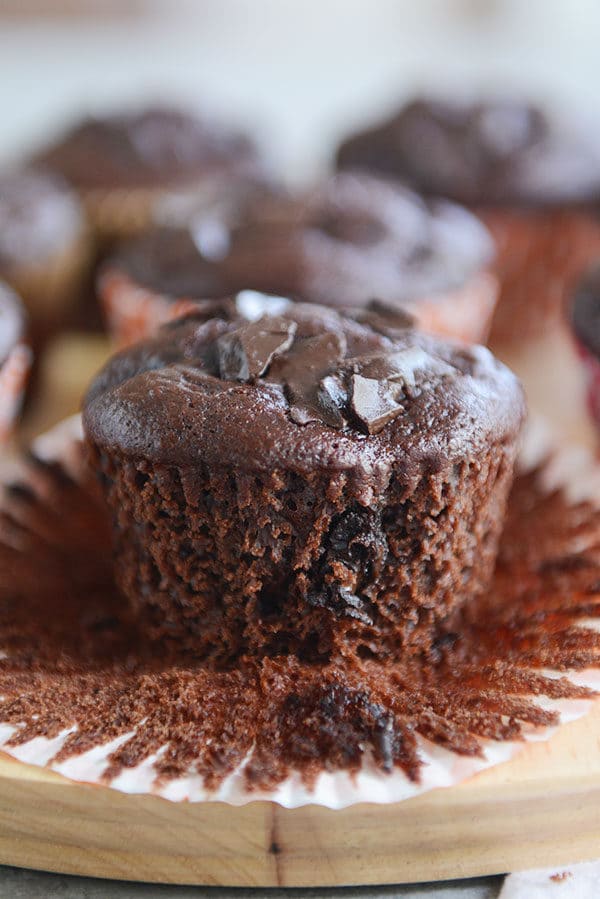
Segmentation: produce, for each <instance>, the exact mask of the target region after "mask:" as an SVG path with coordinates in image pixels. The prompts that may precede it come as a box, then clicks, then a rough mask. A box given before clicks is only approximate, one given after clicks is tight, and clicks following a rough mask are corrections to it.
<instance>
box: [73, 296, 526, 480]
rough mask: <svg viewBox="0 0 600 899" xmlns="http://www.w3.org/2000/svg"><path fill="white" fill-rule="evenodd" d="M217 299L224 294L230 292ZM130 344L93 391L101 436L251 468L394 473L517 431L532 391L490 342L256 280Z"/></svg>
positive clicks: (160, 457)
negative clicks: (266, 292)
mask: <svg viewBox="0 0 600 899" xmlns="http://www.w3.org/2000/svg"><path fill="white" fill-rule="evenodd" d="M217 305H218V304H217ZM221 309H222V311H221V313H220V314H219V315H216V316H215V317H213V318H210V319H208V320H206V312H199V313H198V314H196V315H190V316H187V317H185V318H183V319H180V320H178V321H176V322H174V323H171V324H169V325H167V326H165V327H164V328H163V329H161V331H160V332H159V333H158V335H157V336H156V337H155V338H153V339H150V340H147V341H145V342H142V343H140V344H137V345H135V346H134V347H132V348H129V349H128V350H125V351H124V352H122V353H119V354H117V355H116V356H115V357H113V359H112V360H111V361H109V363H108V364H107V365H106V366H105V368H104V369H103V370H102V371H101V372H100V374H99V375H98V376H97V378H96V380H95V381H94V382H93V384H92V386H91V388H90V391H89V393H88V395H87V397H86V399H85V402H84V426H85V429H86V432H87V435H88V437H89V438H90V439H91V440H92V441H94V442H96V443H98V444H100V445H101V446H104V447H107V448H111V449H112V450H113V451H117V452H121V453H124V454H126V455H129V456H134V457H140V456H141V457H144V458H147V459H150V460H153V461H155V462H161V463H165V464H177V465H181V466H191V467H194V466H197V465H198V464H207V465H210V466H223V465H235V466H236V467H242V468H245V469H247V470H250V471H254V470H257V471H260V470H271V469H273V468H286V469H291V470H293V471H297V472H311V471H314V470H315V469H318V470H323V469H328V470H335V471H340V470H351V471H352V472H353V473H354V474H356V475H357V476H358V477H359V478H361V479H366V480H367V481H368V482H369V484H371V485H372V484H373V483H374V482H376V483H385V482H386V481H387V479H388V478H389V475H390V471H391V467H392V465H393V467H394V471H395V473H396V475H397V476H398V477H399V478H401V479H404V480H406V481H407V482H411V481H412V480H413V479H415V478H419V477H420V476H421V475H422V473H423V471H424V470H425V471H430V472H433V471H439V470H440V469H441V468H443V467H445V466H447V465H448V464H453V463H454V462H456V461H459V460H461V459H464V458H465V456H468V457H471V456H472V454H474V453H477V452H481V451H484V452H485V451H486V449H487V448H488V447H489V443H490V441H494V442H495V441H502V440H505V439H512V438H514V436H515V434H516V432H517V430H518V429H519V427H520V425H521V423H522V419H523V416H524V401H523V395H522V391H521V388H520V385H519V383H518V381H517V379H516V378H515V377H514V375H513V374H512V373H511V372H510V371H509V370H508V369H507V368H505V367H504V366H503V365H501V364H500V363H499V362H497V361H496V360H495V359H494V357H493V356H492V355H491V354H490V353H489V351H488V350H486V349H484V348H483V347H470V348H468V347H465V346H461V345H458V344H456V345H454V344H451V343H447V342H443V341H440V340H436V339H435V338H430V337H428V336H426V335H424V334H420V333H419V332H417V331H415V330H413V329H412V328H411V327H410V326H409V325H408V322H407V321H406V319H398V318H394V314H393V313H386V310H385V308H382V307H379V308H375V309H373V310H371V311H370V312H363V313H361V314H359V316H358V317H359V318H360V319H361V320H360V321H358V320H357V319H356V318H350V317H346V316H342V315H340V314H339V313H337V312H335V311H334V310H332V309H328V308H324V307H319V306H316V305H312V304H311V305H308V304H302V303H294V304H290V302H289V301H288V300H286V299H282V298H277V297H275V298H274V297H264V296H261V295H257V294H255V293H253V292H243V293H242V294H240V295H238V297H237V299H236V300H235V301H229V302H228V303H225V304H221Z"/></svg>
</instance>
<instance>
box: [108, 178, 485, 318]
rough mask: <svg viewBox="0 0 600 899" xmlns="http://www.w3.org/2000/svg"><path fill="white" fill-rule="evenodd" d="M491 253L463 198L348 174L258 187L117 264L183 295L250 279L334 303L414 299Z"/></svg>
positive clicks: (455, 281)
mask: <svg viewBox="0 0 600 899" xmlns="http://www.w3.org/2000/svg"><path fill="white" fill-rule="evenodd" d="M492 252H493V250H492V242H491V239H490V237H489V235H488V233H487V231H486V230H485V229H484V227H483V226H482V225H481V224H480V223H479V221H478V220H477V219H476V218H475V217H474V216H473V215H471V213H469V212H467V211H466V210H464V209H462V208H460V207H459V206H456V205H454V204H452V203H448V202H444V201H431V202H428V203H427V202H425V201H423V200H422V199H421V198H419V197H418V196H417V195H416V194H414V193H413V192H412V191H410V190H407V189H405V188H402V187H400V186H398V185H396V184H393V183H391V182H388V181H385V180H383V179H380V178H376V177H373V176H370V175H368V174H365V173H361V174H359V173H350V172H345V173H341V174H339V175H337V176H335V177H332V178H330V179H328V180H327V181H325V182H324V183H323V184H321V185H320V186H318V187H317V188H315V189H314V190H313V191H310V192H308V193H306V194H304V195H302V196H299V197H292V196H289V195H284V194H282V193H275V192H266V191H263V192H256V193H254V194H253V195H252V196H251V197H249V196H248V197H246V201H245V202H244V203H240V204H238V205H237V207H236V208H235V210H233V209H231V208H230V209H229V210H227V211H226V212H225V213H219V211H218V210H217V211H214V210H213V212H209V213H208V214H206V213H205V214H203V215H198V216H196V217H194V218H193V219H192V220H191V222H190V224H189V225H188V227H187V228H176V229H170V230H169V229H162V230H160V231H158V232H155V233H153V234H148V235H145V236H143V237H142V238H140V239H138V240H137V241H136V242H134V243H132V244H131V245H130V246H129V248H128V249H126V250H125V251H123V252H122V253H121V254H120V256H118V257H117V258H116V259H113V260H112V261H111V263H109V265H110V264H116V265H117V267H118V268H121V269H123V270H125V271H126V272H127V273H128V274H129V275H130V276H131V277H132V278H133V279H134V280H136V281H137V282H138V283H141V284H142V285H144V286H146V287H149V288H151V289H153V290H157V291H160V292H161V293H166V294H168V295H171V296H174V297H182V296H186V297H206V296H208V295H210V291H213V292H215V291H216V293H217V294H218V295H223V294H225V293H227V292H235V291H237V290H240V289H243V288H246V287H250V288H253V289H257V290H264V291H268V292H272V293H282V294H286V295H292V296H295V297H296V298H298V299H301V300H304V301H307V302H315V303H326V304H328V305H335V306H339V305H341V306H344V307H347V306H363V305H365V304H366V303H367V302H368V301H369V300H371V299H373V298H374V297H376V298H378V299H381V300H383V301H385V302H386V303H391V304H393V303H398V304H400V305H406V304H410V303H411V302H414V301H417V300H418V299H419V298H421V297H424V296H431V295H432V294H435V293H437V292H441V291H443V290H446V289H451V288H453V287H456V286H459V285H461V284H463V283H464V282H465V281H466V280H467V279H468V278H469V277H470V276H471V275H473V274H474V273H475V272H477V271H480V270H481V269H482V267H484V266H485V265H486V263H487V262H488V261H489V260H490V258H491V256H492ZM207 291H208V292H207Z"/></svg>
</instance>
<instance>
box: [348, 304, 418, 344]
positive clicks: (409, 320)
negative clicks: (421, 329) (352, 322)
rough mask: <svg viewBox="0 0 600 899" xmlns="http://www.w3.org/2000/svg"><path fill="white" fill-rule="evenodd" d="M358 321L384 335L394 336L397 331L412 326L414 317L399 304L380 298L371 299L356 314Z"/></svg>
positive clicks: (414, 320) (414, 321) (413, 325)
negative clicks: (366, 305)
mask: <svg viewBox="0 0 600 899" xmlns="http://www.w3.org/2000/svg"><path fill="white" fill-rule="evenodd" d="M356 318H357V319H358V321H360V322H362V323H363V324H366V325H369V326H370V327H371V328H373V330H374V331H377V332H378V333H379V334H384V335H385V336H386V337H391V336H395V335H396V334H397V333H398V332H399V331H406V330H407V329H408V328H414V327H415V323H416V319H415V317H414V316H413V315H411V314H410V312H407V310H406V309H403V308H402V307H401V306H395V305H394V306H392V305H391V304H389V303H384V302H383V301H382V300H371V302H370V303H369V305H368V307H367V308H366V309H365V310H364V311H363V312H361V313H359V314H358V315H356Z"/></svg>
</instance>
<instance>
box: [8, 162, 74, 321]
mask: <svg viewBox="0 0 600 899" xmlns="http://www.w3.org/2000/svg"><path fill="white" fill-rule="evenodd" d="M89 259H90V253H89V235H88V231H87V228H86V224H85V218H84V215H83V211H82V209H81V206H80V204H79V201H78V199H77V196H76V194H75V193H74V192H73V191H72V190H71V189H70V188H69V186H68V185H67V183H66V182H65V181H64V179H62V178H60V177H59V176H57V175H53V174H50V173H49V172H43V171H36V170H20V171H4V172H1V173H0V277H1V278H2V279H3V280H5V281H6V282H8V283H9V284H10V285H11V286H12V287H13V289H14V290H15V291H16V292H17V293H18V295H19V296H20V297H21V298H22V300H23V302H24V303H25V305H26V307H27V310H28V313H29V318H30V322H31V326H32V329H33V333H34V336H35V337H39V336H41V335H42V334H45V333H46V331H47V330H48V329H49V328H53V327H55V326H56V325H57V324H58V323H59V322H60V321H61V319H62V317H63V316H64V315H65V314H66V310H67V309H68V307H69V305H70V304H71V303H72V302H73V300H74V299H75V298H76V295H77V293H78V291H79V289H80V287H81V285H82V283H83V280H84V278H85V273H86V270H87V267H88V264H89Z"/></svg>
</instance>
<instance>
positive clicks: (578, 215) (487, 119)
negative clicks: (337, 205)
mask: <svg viewBox="0 0 600 899" xmlns="http://www.w3.org/2000/svg"><path fill="white" fill-rule="evenodd" d="M337 164H338V166H339V167H341V168H347V167H352V168H355V167H361V168H366V169H368V170H372V171H376V172H383V173H385V174H387V175H391V176H394V177H398V178H401V179H402V180H403V181H405V182H406V183H407V184H409V185H411V186H412V187H413V188H414V189H416V190H419V191H420V192H422V193H424V194H426V195H428V196H431V195H433V196H444V197H449V198H451V199H454V200H456V201H457V202H460V203H465V204H467V205H468V206H469V207H470V208H471V209H472V210H473V211H474V212H476V213H477V214H478V215H479V216H480V217H481V218H482V219H483V221H484V222H485V223H486V224H487V225H488V227H489V228H490V230H491V232H492V234H493V236H494V238H495V240H496V242H497V245H498V261H497V271H498V274H499V276H500V282H501V296H500V302H499V304H498V309H497V313H496V317H495V320H494V324H493V332H492V341H498V342H502V341H504V340H508V339H514V338H520V337H523V336H525V337H529V336H531V335H533V334H535V333H536V332H539V331H540V330H541V329H543V328H544V327H551V326H553V325H555V324H556V323H557V321H558V320H559V318H560V314H561V310H562V308H563V306H564V303H565V299H566V298H567V297H568V296H569V295H570V293H571V291H572V289H573V287H574V282H575V281H576V279H577V277H578V275H579V274H581V272H582V270H583V269H584V268H585V266H586V265H587V264H589V262H590V260H591V259H593V257H594V256H595V255H597V254H599V253H600V224H599V223H598V221H597V219H595V218H594V217H593V216H592V215H591V214H590V211H591V210H592V209H593V207H594V205H595V204H597V202H598V199H599V198H600V134H598V133H595V131H594V129H592V128H586V127H585V126H584V124H583V123H582V122H579V123H577V122H575V121H568V120H566V119H564V118H563V119H560V118H559V117H555V118H551V117H550V116H548V115H547V114H546V113H545V112H544V111H543V110H541V109H539V108H537V107H535V106H533V105H530V104H526V103H518V102H514V101H513V102H511V101H509V102H506V101H499V100H494V101H491V100H490V101H482V102H475V103H466V102H464V103H463V102H448V101H442V100H417V101H414V102H411V103H408V104H407V105H406V106H404V107H403V108H402V109H400V111H399V112H398V113H397V114H396V115H394V116H393V117H392V118H390V119H388V120H387V121H385V122H383V123H382V124H380V125H377V126H375V127H373V128H371V129H368V130H366V131H363V132H361V133H359V134H357V135H355V136H353V137H350V138H349V139H348V140H346V141H345V142H344V143H343V144H342V145H341V147H340V148H339V150H338V155H337Z"/></svg>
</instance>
